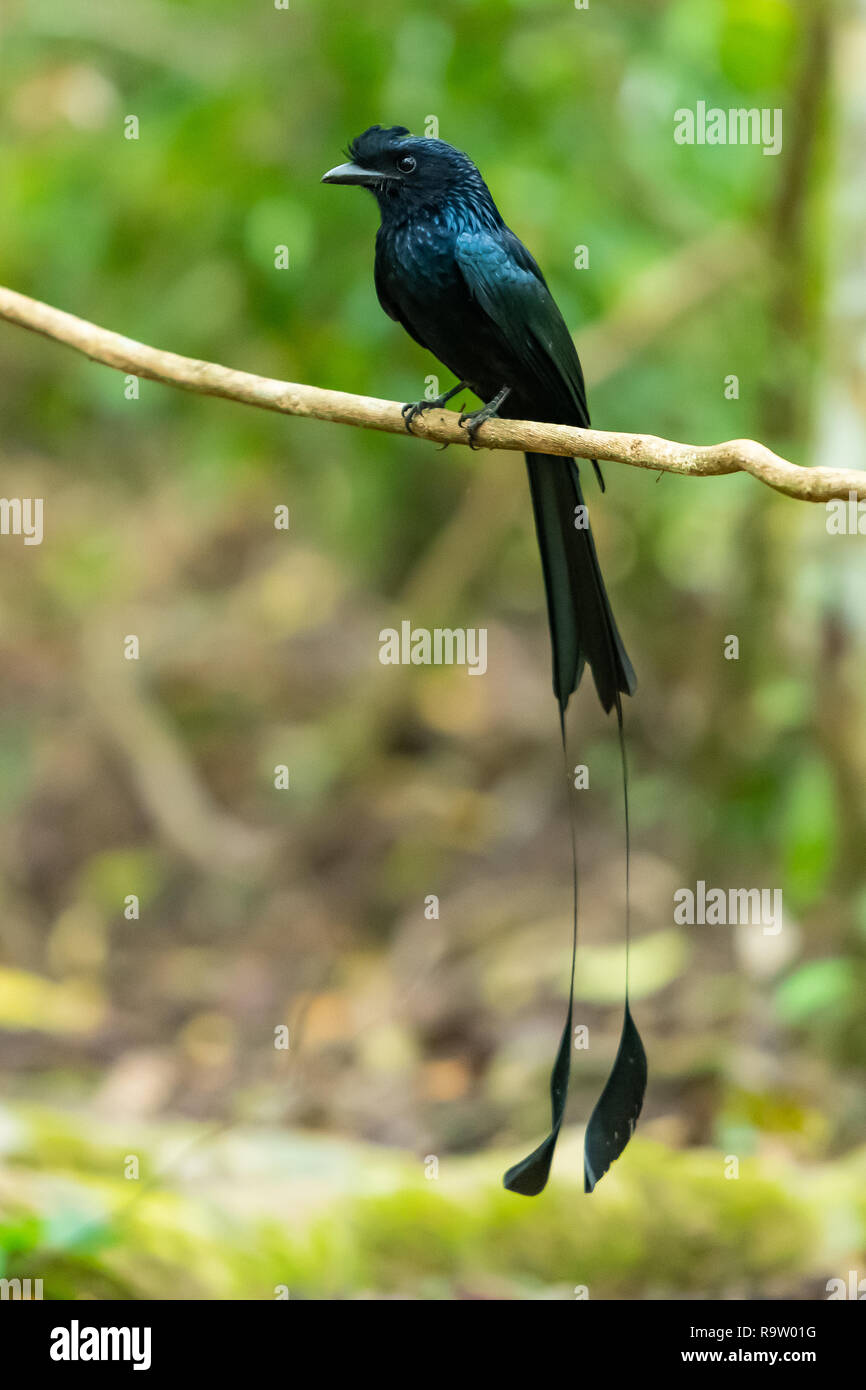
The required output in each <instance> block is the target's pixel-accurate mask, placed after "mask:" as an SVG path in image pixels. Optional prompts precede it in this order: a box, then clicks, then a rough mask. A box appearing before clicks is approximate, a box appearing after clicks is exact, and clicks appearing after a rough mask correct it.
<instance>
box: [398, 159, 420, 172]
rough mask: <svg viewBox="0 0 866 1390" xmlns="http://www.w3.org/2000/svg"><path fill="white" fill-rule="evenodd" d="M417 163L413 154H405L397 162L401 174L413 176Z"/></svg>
mask: <svg viewBox="0 0 866 1390" xmlns="http://www.w3.org/2000/svg"><path fill="white" fill-rule="evenodd" d="M416 163H417V160H416V159H415V156H414V155H413V154H404V155H401V156H400V158H399V159H398V160H397V168H398V169H399V170H400V173H401V174H413V173H414V172H415V165H416Z"/></svg>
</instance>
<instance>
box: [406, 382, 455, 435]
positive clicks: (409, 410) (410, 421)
mask: <svg viewBox="0 0 866 1390" xmlns="http://www.w3.org/2000/svg"><path fill="white" fill-rule="evenodd" d="M465 386H466V382H465V381H458V383H457V385H456V386H454V387H452V389H451V390H450V391H443V392H442V395H441V396H435V397H434V398H433V400H432V401H410V402H409V404H408V405H404V406H403V408H402V415H403V423H404V425H405V426H406V433H407V434H412V426H413V425H414V423H415V421H416V420H417V419H418V416H419V415H423V414H424V411H425V410H441V409H442V407H443V406H444V405H445V404H446V403H447V402H448V401H450V399H451V397H452V396H456V395H457V392H458V391H462V390H463V389H464V387H465Z"/></svg>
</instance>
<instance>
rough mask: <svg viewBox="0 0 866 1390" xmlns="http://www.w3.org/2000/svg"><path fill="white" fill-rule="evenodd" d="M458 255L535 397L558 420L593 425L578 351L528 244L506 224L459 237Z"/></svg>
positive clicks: (474, 293) (474, 294)
mask: <svg viewBox="0 0 866 1390" xmlns="http://www.w3.org/2000/svg"><path fill="white" fill-rule="evenodd" d="M455 255H456V259H457V264H458V265H459V267H460V271H461V274H462V276H463V279H464V281H465V283H466V288H467V290H468V291H469V293H470V295H471V296H472V298H473V299H475V300H476V302H477V303H478V305H479V306H480V308H481V309H482V310H483V312H484V314H485V315H486V317H487V318H488V320H489V321H490V324H491V326H492V328H493V330H494V331H495V332H496V333H497V335H498V336H500V337H501V338H502V341H503V344H507V345H508V346H509V347H510V349H511V351H512V353H513V354H514V356H515V357H516V359H517V360H518V362H519V365H520V368H521V370H522V372H523V373H524V378H525V385H526V387H527V388H528V389H529V390H530V391H531V393H532V396H533V397H534V398H536V399H538V398H541V399H542V400H544V401H545V403H546V404H548V406H549V408H551V409H553V410H555V411H556V412H557V415H558V419H557V423H559V424H574V425H580V426H583V427H586V426H588V425H589V410H588V408H587V404H586V387H585V386H584V381H583V371H582V370H581V366H580V361H579V359H578V356H577V350H576V348H575V346H574V343H573V341H572V338H571V334H570V333H569V331H568V328H567V327H566V324H565V320H564V319H563V317H562V314H561V313H560V312H559V309H558V308H557V306H556V301H555V300H554V298H553V296H552V294H551V293H550V290H549V289H548V288H547V285H546V283H545V280H544V276H543V275H542V273H541V271H540V270H539V268H538V265H537V264H536V262H535V260H534V259H533V257H532V256H531V255H530V254H529V252H528V251H527V249H526V247H525V246H524V245H523V243H522V242H521V241H519V240H518V238H517V237H516V236H515V235H514V233H513V232H511V231H509V230H508V228H507V227H502V228H501V229H499V230H498V231H496V232H492V231H488V230H485V229H473V230H467V231H463V232H461V233H460V234H459V236H458V237H457V241H456V246H455ZM520 385H521V388H522V387H523V385H524V382H523V381H521V383H520ZM521 394H524V392H523V390H522V389H521ZM560 416H561V418H559V417H560Z"/></svg>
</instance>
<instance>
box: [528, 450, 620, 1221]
mask: <svg viewBox="0 0 866 1390" xmlns="http://www.w3.org/2000/svg"><path fill="white" fill-rule="evenodd" d="M526 465H527V468H528V469H529V486H530V489H531V491H532V505H533V507H534V509H535V526H536V530H537V532H538V544H539V547H540V549H541V560H542V564H543V566H544V583H545V588H546V589H547V607H548V614H549V618H550V635H551V640H552V643H553V690H554V693H555V695H556V698H557V700H558V701H559V724H560V730H561V733H562V750H563V754H564V756H565V770H566V773H568V767H569V760H568V753H567V742H566V733H565V707H566V705H567V704H568V699H569V696H570V695H571V694H573V692H574V691H575V690H576V689H577V687H578V684H579V682H580V677H581V675H582V674H583V668H584V666H585V665H586V664H587V663H588V664H589V666H590V667H591V669H592V674H593V678H594V680H595V687H596V690H597V691H598V695H599V699H600V700H601V703H602V704H603V705H604V708H605V710H607V711H609V710H610V709H611V708H612V707H613V706H614V705H615V706H616V718H617V725H618V728H619V747H620V757H621V759H622V790H623V803H624V812H625V864H626V869H625V884H626V890H625V901H626V908H625V922H626V929H625V930H626V936H625V939H626V956H625V960H626V966H625V1013H624V1017H623V1026H622V1034H621V1037H620V1044H619V1050H618V1052H617V1055H616V1060H615V1062H614V1064H613V1069H612V1070H611V1073H610V1076H609V1077H608V1079H607V1083H606V1085H605V1088H604V1090H603V1091H602V1094H601V1097H600V1098H599V1101H598V1103H597V1104H596V1106H595V1109H594V1110H593V1112H592V1115H591V1117H590V1121H589V1124H588V1125H587V1128H586V1137H585V1140H584V1186H585V1190H586V1191H587V1192H592V1190H593V1188H594V1187H595V1185H596V1183H597V1182H598V1181H599V1179H600V1178H602V1177H603V1176H604V1174H605V1173H606V1172H607V1170H608V1168H609V1167H610V1165H611V1163H613V1162H614V1160H615V1159H617V1158H619V1156H620V1154H621V1153H622V1151H623V1149H624V1148H625V1146H626V1144H627V1143H628V1141H629V1139H630V1138H631V1135H632V1131H633V1130H634V1127H635V1124H636V1123H637V1119H638V1116H639V1115H640V1112H641V1108H642V1106H643V1098H644V1092H645V1090H646V1083H647V1063H646V1053H645V1052H644V1047H643V1043H642V1042H641V1039H640V1034H639V1033H638V1031H637V1028H636V1027H635V1025H634V1021H633V1019H632V1016H631V1012H630V1010H629V998H628V962H629V946H630V938H631V930H630V918H631V912H630V891H629V879H630V872H629V861H630V858H631V848H630V835H629V814H628V767H627V763H626V752H625V734H624V730H623V717H622V696H623V695H633V694H634V691H635V689H636V686H637V682H636V680H635V674H634V671H633V670H632V665H631V662H630V661H629V659H628V656H627V655H626V651H625V647H624V646H623V644H622V639H621V637H620V635H619V633H618V632H617V629H616V623H615V622H614V618H613V613H612V612H611V608H610V603H609V602H608V597H607V593H606V592H605V587H604V581H603V580H602V577H601V570H600V568H599V563H598V556H597V555H596V553H595V545H594V543H593V539H592V532H591V531H590V529H589V523H588V519H587V516H586V508H585V506H584V501H583V494H582V493H581V490H580V479H579V477H578V473H577V465H576V464H575V462H574V459H563V458H556V457H553V456H551V455H549V454H527V455H526ZM578 509H579V510H578ZM569 810H570V817H571V862H572V871H573V876H574V918H573V925H572V939H571V985H570V987H569V994H568V1013H567V1015H566V1019H565V1027H564V1029H563V1031H562V1037H561V1039H560V1043H559V1048H558V1050H557V1054H556V1060H555V1061H554V1064H553V1071H552V1072H551V1076H550V1101H551V1129H550V1133H549V1134H548V1136H547V1138H546V1139H544V1140H542V1142H541V1143H540V1144H539V1145H538V1147H537V1148H536V1149H533V1151H532V1153H531V1154H529V1155H528V1157H526V1158H524V1159H522V1160H521V1161H520V1163H515V1164H514V1166H513V1167H511V1168H509V1170H508V1172H507V1173H506V1174H505V1177H504V1178H503V1182H504V1185H505V1187H506V1188H507V1189H508V1190H509V1191H510V1192H520V1193H522V1194H523V1195H524V1196H526V1197H535V1196H537V1195H538V1193H539V1192H541V1191H542V1190H543V1188H544V1187H545V1185H546V1183H547V1179H548V1175H549V1173H550V1165H551V1163H552V1161H553V1152H554V1149H555V1148H556V1142H557V1139H558V1138H559V1132H560V1129H561V1128H562V1122H563V1120H564V1118H565V1104H566V1098H567V1094H568V1077H569V1071H570V1062H571V1049H572V1020H573V1016H574V1008H573V998H574V973H575V962H576V958H577V887H578V875H577V838H576V831H575V818H574V805H573V802H571V801H570V802H569Z"/></svg>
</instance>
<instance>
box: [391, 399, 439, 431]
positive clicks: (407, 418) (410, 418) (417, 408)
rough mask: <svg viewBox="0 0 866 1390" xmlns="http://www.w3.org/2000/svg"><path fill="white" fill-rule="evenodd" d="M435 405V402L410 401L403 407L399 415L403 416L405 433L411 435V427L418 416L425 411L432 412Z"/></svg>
mask: <svg viewBox="0 0 866 1390" xmlns="http://www.w3.org/2000/svg"><path fill="white" fill-rule="evenodd" d="M436 404H437V402H436V401H410V402H409V404H408V405H404V406H403V407H402V408H401V411H400V413H401V415H402V416H403V424H404V425H405V426H406V433H407V434H412V433H413V430H412V426H413V424H414V423H415V421H416V420H417V419H418V416H419V415H423V414H424V411H425V410H432V408H433V406H434V405H436Z"/></svg>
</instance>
